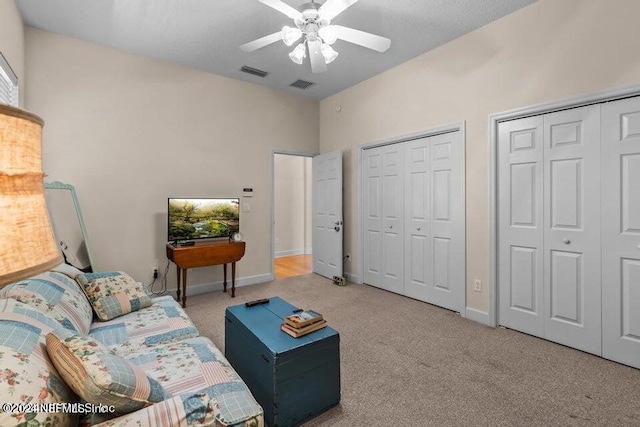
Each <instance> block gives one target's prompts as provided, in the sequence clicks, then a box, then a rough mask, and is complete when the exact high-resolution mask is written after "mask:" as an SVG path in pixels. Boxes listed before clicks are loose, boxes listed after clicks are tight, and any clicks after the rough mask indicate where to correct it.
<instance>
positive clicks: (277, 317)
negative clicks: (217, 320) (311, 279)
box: [225, 297, 340, 427]
mask: <svg viewBox="0 0 640 427" xmlns="http://www.w3.org/2000/svg"><path fill="white" fill-rule="evenodd" d="M295 309H296V307H294V306H292V305H291V304H289V303H288V302H286V301H284V300H283V299H281V298H279V297H273V298H270V300H269V302H268V303H267V304H261V305H256V306H253V307H245V306H244V304H241V305H236V306H232V307H228V308H227V310H226V311H225V355H226V357H227V359H228V360H229V362H231V364H232V365H233V367H234V368H235V370H236V371H237V372H238V374H239V375H240V376H241V377H242V379H243V380H244V381H245V382H246V383H247V385H248V386H249V388H250V389H251V392H252V393H253V396H254V397H255V398H256V400H257V401H258V403H260V405H261V406H262V408H263V409H264V415H265V421H266V422H267V423H268V425H269V426H270V427H283V426H294V425H298V424H301V423H303V422H304V421H306V420H308V419H309V418H311V417H313V416H315V415H318V414H319V413H321V412H324V411H326V410H327V409H329V408H331V407H332V406H335V405H337V404H338V402H340V335H339V334H338V332H336V331H335V330H334V329H332V328H330V327H328V326H327V327H325V328H323V329H320V330H319V331H315V332H312V333H310V334H308V335H305V336H303V337H300V338H292V337H291V336H289V335H287V334H286V333H284V332H282V331H281V330H280V325H281V324H282V323H283V322H284V321H283V319H284V318H285V317H286V316H288V315H290V314H293V310H295Z"/></svg>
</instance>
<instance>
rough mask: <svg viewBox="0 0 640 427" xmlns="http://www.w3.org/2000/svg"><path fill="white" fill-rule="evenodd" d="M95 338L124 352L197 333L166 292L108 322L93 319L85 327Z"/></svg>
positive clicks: (127, 352)
mask: <svg viewBox="0 0 640 427" xmlns="http://www.w3.org/2000/svg"><path fill="white" fill-rule="evenodd" d="M89 335H91V336H92V337H93V338H95V339H96V340H98V341H100V342H101V343H102V344H104V345H106V346H107V347H108V348H109V349H111V350H114V351H115V352H116V353H117V354H119V355H121V356H126V355H127V354H130V353H132V352H134V351H138V350H139V349H140V348H144V347H149V346H154V345H156V344H159V343H165V342H171V341H176V340H181V339H185V338H192V337H196V336H198V330H197V329H196V327H195V326H193V322H191V319H189V316H187V314H186V313H185V312H184V310H183V309H182V307H180V304H178V303H177V302H176V301H175V300H174V299H173V298H171V297H170V296H165V297H160V298H154V299H153V304H152V305H151V306H150V307H146V308H144V309H142V310H139V311H136V312H134V313H129V314H126V315H124V316H121V317H118V318H116V319H114V320H110V321H108V322H95V323H94V324H93V325H92V327H91V330H90V331H89Z"/></svg>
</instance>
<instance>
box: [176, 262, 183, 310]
mask: <svg viewBox="0 0 640 427" xmlns="http://www.w3.org/2000/svg"><path fill="white" fill-rule="evenodd" d="M181 270H182V269H181V268H180V267H178V266H177V265H176V272H177V273H178V287H177V289H176V296H177V300H178V302H180V271H181Z"/></svg>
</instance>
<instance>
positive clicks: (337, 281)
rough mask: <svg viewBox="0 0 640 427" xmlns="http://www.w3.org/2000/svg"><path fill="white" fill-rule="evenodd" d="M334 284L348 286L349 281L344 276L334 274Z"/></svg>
mask: <svg viewBox="0 0 640 427" xmlns="http://www.w3.org/2000/svg"><path fill="white" fill-rule="evenodd" d="M333 284H334V285H338V286H346V285H347V281H346V280H344V277H338V276H333Z"/></svg>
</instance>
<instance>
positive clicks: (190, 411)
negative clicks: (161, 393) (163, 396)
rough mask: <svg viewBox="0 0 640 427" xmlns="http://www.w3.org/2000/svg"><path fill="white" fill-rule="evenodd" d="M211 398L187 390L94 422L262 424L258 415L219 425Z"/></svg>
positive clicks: (141, 426) (116, 426) (193, 426)
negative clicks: (117, 415)
mask: <svg viewBox="0 0 640 427" xmlns="http://www.w3.org/2000/svg"><path fill="white" fill-rule="evenodd" d="M215 407H216V402H215V400H211V399H209V396H208V395H207V394H206V393H187V394H183V395H180V396H176V397H174V398H173V399H170V400H165V401H164V402H161V403H156V404H155V405H153V406H147V407H146V408H143V409H141V410H139V411H136V412H133V413H131V414H127V415H123V416H121V417H119V418H114V419H111V420H109V421H106V422H103V423H101V424H97V426H98V427H129V426H138V427H156V426H185V427H187V426H188V427H204V426H213V427H227V426H228V427H241V426H243V427H264V420H263V417H262V415H257V416H255V417H251V418H249V419H247V420H245V421H240V422H238V423H236V424H233V425H231V424H222V423H221V422H220V420H218V419H216V417H215Z"/></svg>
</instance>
